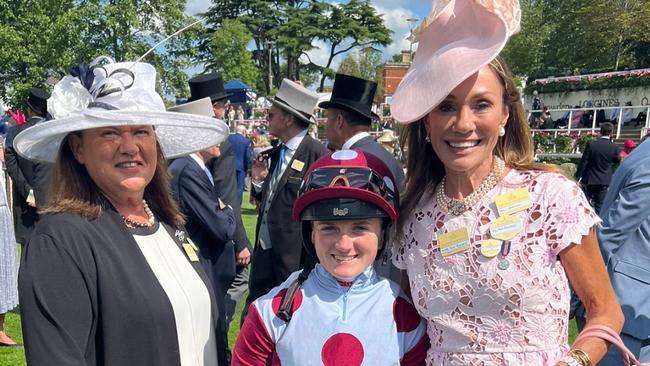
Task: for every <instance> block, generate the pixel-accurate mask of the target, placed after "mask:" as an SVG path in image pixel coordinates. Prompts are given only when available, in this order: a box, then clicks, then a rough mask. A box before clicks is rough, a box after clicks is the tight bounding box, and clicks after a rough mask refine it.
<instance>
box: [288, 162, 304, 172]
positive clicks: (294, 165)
mask: <svg viewBox="0 0 650 366" xmlns="http://www.w3.org/2000/svg"><path fill="white" fill-rule="evenodd" d="M304 167H305V163H303V162H302V161H300V160H297V159H294V160H293V162H292V163H291V169H293V170H297V171H299V172H301V171H302V168H304Z"/></svg>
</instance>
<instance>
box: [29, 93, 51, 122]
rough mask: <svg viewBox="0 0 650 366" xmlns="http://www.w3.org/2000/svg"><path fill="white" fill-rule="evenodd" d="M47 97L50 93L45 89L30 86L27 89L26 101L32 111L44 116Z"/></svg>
mask: <svg viewBox="0 0 650 366" xmlns="http://www.w3.org/2000/svg"><path fill="white" fill-rule="evenodd" d="M49 97H50V94H49V93H48V92H46V91H45V90H43V89H39V88H32V89H31V90H30V91H29V95H28V96H27V101H26V103H27V105H28V106H29V108H31V109H32V110H33V111H34V112H36V113H38V114H39V115H41V116H43V117H44V116H45V115H46V114H47V99H48V98H49Z"/></svg>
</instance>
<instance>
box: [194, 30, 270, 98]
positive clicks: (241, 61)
mask: <svg viewBox="0 0 650 366" xmlns="http://www.w3.org/2000/svg"><path fill="white" fill-rule="evenodd" d="M252 39H253V37H252V35H251V34H250V32H248V30H246V27H245V26H244V25H243V24H242V23H241V22H240V21H238V20H232V19H226V20H224V21H223V23H222V26H221V28H220V29H219V30H218V31H216V32H214V33H213V35H212V50H213V52H214V54H213V55H212V58H211V61H212V62H211V63H209V64H207V65H206V68H207V69H209V70H213V71H220V72H221V73H222V74H223V78H224V79H225V80H232V79H240V80H241V81H243V82H244V83H246V84H248V85H255V84H256V82H257V77H258V74H259V73H258V70H257V66H256V65H255V61H253V54H252V53H251V52H250V51H249V50H248V49H247V46H248V44H249V43H250V42H251V41H252Z"/></svg>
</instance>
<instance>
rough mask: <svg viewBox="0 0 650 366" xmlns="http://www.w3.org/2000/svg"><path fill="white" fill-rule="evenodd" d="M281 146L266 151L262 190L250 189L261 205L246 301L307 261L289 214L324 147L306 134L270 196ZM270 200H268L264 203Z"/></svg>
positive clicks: (258, 294) (267, 290)
mask: <svg viewBox="0 0 650 366" xmlns="http://www.w3.org/2000/svg"><path fill="white" fill-rule="evenodd" d="M303 132H305V131H303ZM282 146H283V145H279V146H277V147H275V148H273V149H270V150H269V151H268V152H265V153H267V154H269V158H270V161H271V166H270V168H269V174H268V176H267V178H266V179H265V181H264V183H263V185H262V189H261V191H259V192H256V190H255V189H253V190H252V191H253V193H254V195H255V198H256V199H257V200H258V201H259V202H261V204H260V213H259V216H258V220H257V226H256V229H255V250H254V253H253V264H252V269H251V277H250V284H249V285H250V293H249V296H248V298H247V300H246V301H247V304H250V303H251V302H253V301H254V300H255V299H257V298H258V297H260V296H262V295H264V294H266V293H268V292H269V291H270V290H271V289H272V288H273V287H275V286H278V285H280V284H281V283H282V282H284V281H285V280H286V279H287V278H288V277H289V275H290V274H291V273H293V272H295V271H297V270H299V269H301V268H303V266H304V265H305V261H306V253H305V251H304V249H303V246H302V234H301V224H300V222H297V221H294V220H293V218H292V216H291V214H292V209H293V203H294V202H295V201H296V199H297V198H298V189H300V185H301V183H302V178H303V176H304V174H305V173H306V172H307V169H309V167H310V166H311V164H313V163H314V161H316V160H318V158H319V157H321V156H323V155H324V154H325V153H326V152H327V149H326V148H325V146H323V144H321V143H320V142H319V141H317V140H315V139H313V138H312V137H310V136H309V135H306V136H305V137H304V138H303V139H302V141H301V142H300V145H298V147H297V149H296V150H295V152H294V155H293V157H292V159H291V161H289V163H288V165H286V168H285V170H284V172H283V173H282V175H281V176H278V178H277V179H278V180H277V183H276V184H275V187H274V189H273V191H274V193H273V196H272V197H269V193H270V187H269V184H270V182H271V180H272V179H271V177H272V176H273V175H274V174H276V172H275V170H276V169H278V168H279V164H278V162H279V159H280V156H281V149H282V148H283V147H282ZM269 199H270V203H267V201H268V200H269ZM263 221H265V224H266V227H267V228H268V234H269V239H270V244H271V245H272V247H271V248H269V249H262V245H261V244H260V236H261V235H260V228H261V226H262V224H263Z"/></svg>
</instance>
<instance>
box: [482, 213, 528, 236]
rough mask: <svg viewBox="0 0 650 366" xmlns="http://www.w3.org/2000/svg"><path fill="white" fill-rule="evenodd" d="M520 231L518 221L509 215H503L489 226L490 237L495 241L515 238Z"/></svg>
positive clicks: (520, 227)
mask: <svg viewBox="0 0 650 366" xmlns="http://www.w3.org/2000/svg"><path fill="white" fill-rule="evenodd" d="M522 229H523V227H522V224H521V220H520V219H518V218H516V217H513V216H510V215H503V216H501V217H499V218H498V219H496V220H494V222H493V223H492V224H491V225H490V235H492V237H493V238H495V239H500V240H510V239H512V238H514V237H515V236H517V234H519V233H520V232H521V230H522Z"/></svg>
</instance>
